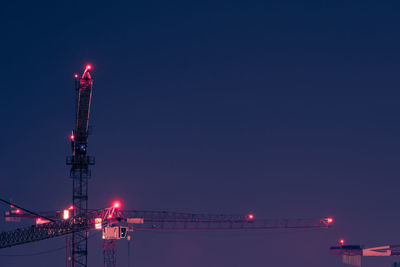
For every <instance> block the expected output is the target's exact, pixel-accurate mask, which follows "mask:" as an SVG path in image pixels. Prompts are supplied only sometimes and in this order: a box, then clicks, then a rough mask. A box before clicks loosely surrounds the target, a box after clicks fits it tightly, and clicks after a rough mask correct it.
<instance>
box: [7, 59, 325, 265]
mask: <svg viewBox="0 0 400 267" xmlns="http://www.w3.org/2000/svg"><path fill="white" fill-rule="evenodd" d="M91 69H92V66H91V65H87V66H86V67H85V70H84V72H83V74H82V75H81V76H79V75H77V74H75V89H76V114H75V129H74V130H73V131H72V133H71V136H70V140H71V147H72V156H69V157H67V160H66V162H67V165H70V166H71V170H70V177H71V178H72V205H71V206H70V207H69V208H67V209H65V210H62V211H55V212H30V211H29V210H26V209H23V208H21V207H19V208H18V207H17V206H16V205H14V208H13V209H12V210H11V211H8V212H6V220H8V221H16V220H20V219H21V218H32V219H35V220H36V224H35V225H31V226H29V227H22V228H18V229H15V230H12V231H8V232H2V233H0V249H1V248H6V247H13V246H17V245H22V244H25V243H31V242H37V241H40V240H44V239H50V238H55V237H60V236H71V240H70V243H69V246H68V247H70V248H71V255H69V256H68V257H67V266H68V267H70V266H71V267H87V255H88V242H87V237H88V233H89V231H96V230H97V231H100V230H101V231H102V237H103V239H104V241H103V242H104V244H103V247H104V266H105V267H115V266H116V253H115V247H116V246H115V244H116V243H115V242H116V240H118V239H124V238H126V237H127V232H130V231H133V230H135V231H136V230H138V231H146V230H152V231H154V230H160V231H171V230H243V229H250V230H262V229H304V228H314V229H318V228H329V227H331V226H332V224H333V219H332V218H330V217H326V218H318V219H266V220H264V219H258V218H255V216H254V214H247V215H214V214H194V213H179V212H169V211H141V210H122V209H121V205H120V203H115V204H114V205H112V206H111V207H109V208H104V209H97V210H96V209H89V208H88V181H89V178H90V177H91V172H90V168H89V167H90V166H91V165H94V164H95V159H94V157H92V156H89V155H88V153H87V148H88V136H89V115H90V104H91V97H92V86H93V79H92V76H91V74H90V71H91Z"/></svg>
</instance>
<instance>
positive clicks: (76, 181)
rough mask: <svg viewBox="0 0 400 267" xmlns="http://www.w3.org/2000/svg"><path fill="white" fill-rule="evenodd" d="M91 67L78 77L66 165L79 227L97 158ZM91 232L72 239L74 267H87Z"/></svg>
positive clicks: (85, 213)
mask: <svg viewBox="0 0 400 267" xmlns="http://www.w3.org/2000/svg"><path fill="white" fill-rule="evenodd" d="M90 70H91V66H90V65H87V66H86V68H85V71H84V72H83V74H82V77H81V78H79V76H78V75H75V88H76V122H75V129H74V130H73V131H72V134H71V136H70V139H71V144H72V156H70V157H67V165H71V171H70V177H71V178H72V203H73V216H74V220H76V221H75V222H76V224H74V225H78V224H79V222H80V221H84V220H86V219H87V217H88V180H89V178H90V169H89V166H90V165H94V163H95V161H94V157H90V156H88V155H87V146H88V135H89V126H88V125H89V114H90V102H91V98H92V85H93V79H92V77H91V75H90V72H89V71H90ZM87 237H88V230H85V231H76V232H74V233H73V234H72V238H71V264H70V265H71V266H72V267H86V266H87V254H88V242H87Z"/></svg>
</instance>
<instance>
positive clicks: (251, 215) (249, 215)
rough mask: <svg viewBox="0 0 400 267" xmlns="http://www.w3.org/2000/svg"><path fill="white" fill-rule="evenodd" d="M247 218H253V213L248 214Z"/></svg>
mask: <svg viewBox="0 0 400 267" xmlns="http://www.w3.org/2000/svg"><path fill="white" fill-rule="evenodd" d="M247 219H249V220H250V221H251V220H254V214H253V213H250V214H248V215H247Z"/></svg>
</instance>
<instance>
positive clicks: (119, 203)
mask: <svg viewBox="0 0 400 267" xmlns="http://www.w3.org/2000/svg"><path fill="white" fill-rule="evenodd" d="M113 207H114V208H115V209H119V208H121V202H119V201H115V202H114V205H113Z"/></svg>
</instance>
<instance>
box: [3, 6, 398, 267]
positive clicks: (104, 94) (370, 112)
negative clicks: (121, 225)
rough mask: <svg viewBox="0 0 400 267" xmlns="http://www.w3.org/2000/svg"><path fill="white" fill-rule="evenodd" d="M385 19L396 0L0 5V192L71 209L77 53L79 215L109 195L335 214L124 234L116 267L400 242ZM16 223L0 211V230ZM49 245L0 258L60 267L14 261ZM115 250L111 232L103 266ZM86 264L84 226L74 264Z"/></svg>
mask: <svg viewBox="0 0 400 267" xmlns="http://www.w3.org/2000/svg"><path fill="white" fill-rule="evenodd" d="M399 11H400V2H399V1H349V0H346V1H312V2H311V1H293V2H288V1H198V2H194V1H182V2H177V1H155V0H154V1H153V0H148V1H107V2H102V1H65V2H61V1H51V2H41V1H39V2H38V1H8V2H7V3H5V2H3V3H2V4H1V7H0V29H1V43H0V48H1V49H0V59H1V65H0V77H1V94H2V96H1V99H0V101H1V102H0V120H1V125H2V126H1V133H0V136H1V138H0V146H1V151H2V153H1V155H0V160H1V168H0V188H1V190H0V197H1V198H5V199H13V200H14V201H15V202H16V203H19V204H20V205H22V206H24V207H26V208H29V209H32V210H38V211H43V210H57V209H63V208H65V207H67V206H69V205H70V203H71V198H72V194H71V191H72V181H71V179H70V178H68V175H69V167H67V166H66V165H65V157H66V156H67V155H70V154H71V151H70V143H69V140H68V135H69V134H70V132H71V129H72V128H73V127H74V112H75V111H74V99H75V92H74V79H73V75H74V74H75V73H82V71H83V68H84V66H85V65H86V64H87V63H91V64H93V72H92V74H93V77H94V87H93V98H92V100H93V105H92V110H91V118H90V124H91V125H92V126H93V136H90V138H89V148H88V151H89V154H90V155H93V156H95V157H96V165H95V166H94V167H93V169H92V179H91V181H90V199H89V203H90V204H89V205H90V207H91V208H100V207H106V206H109V205H110V203H111V202H112V201H113V200H114V199H120V200H121V201H122V203H123V208H125V209H151V210H169V211H183V212H199V213H203V212H204V213H206V212H208V213H227V214H230V213H234V214H237V213H239V214H242V213H243V214H246V213H248V212H254V213H255V215H256V216H257V218H288V217H290V218H308V217H325V216H333V217H334V218H335V220H336V225H335V227H334V228H332V229H328V230H301V231H299V230H298V231H257V232H249V231H247V232H240V231H239V232H207V231H205V232H204V231H203V232H190V233H188V232H184V233H182V232H178V233H177V232H161V233H160V232H135V233H134V234H133V242H132V246H131V259H130V263H131V265H130V266H129V267H132V266H135V267H136V266H137V267H159V266H163V267H187V266H190V267H204V266H208V267H221V266H227V267H231V266H232V267H236V266H238V267H242V266H252V267H265V266H271V267H289V266H305V267H321V266H324V267H335V266H342V265H341V263H340V258H339V257H335V256H332V255H330V254H329V247H330V246H331V245H334V244H335V243H337V241H338V239H339V238H345V239H346V240H347V242H348V243H350V244H361V245H365V246H375V245H381V244H399V243H400V237H399V236H398V234H399V233H400V230H399V220H400V215H399V214H398V210H397V209H398V206H397V204H398V202H399V188H400V180H399V178H398V177H399V175H400V166H399V160H400V154H399V151H400V118H399V111H400V106H399V103H400V90H399V87H400V83H399V69H400V53H399V49H400V35H399V29H400V20H399ZM7 209H8V207H7V206H5V205H1V206H0V212H1V213H3V212H4V211H6V210H7ZM27 224H29V222H25V223H20V224H15V223H14V224H13V223H5V222H4V221H3V220H2V221H1V222H0V231H5V230H9V229H13V228H16V227H18V226H22V225H27ZM64 243H65V241H64V238H57V239H54V240H46V241H41V242H38V243H34V244H28V245H23V246H19V247H14V248H8V249H3V250H0V266H2V267H3V266H4V267H14V266H27V265H29V266H64V261H65V251H64V250H63V249H60V250H58V251H55V252H53V253H49V254H44V255H35V256H27V255H26V254H31V253H41V252H46V251H48V250H51V249H55V248H62V247H63V246H64V245H65V244H64ZM127 251H128V249H127V242H126V240H122V241H120V242H119V243H118V259H117V264H118V266H120V267H122V266H126V267H128V252H127ZM19 254H23V255H25V256H20V257H12V256H5V255H19ZM394 260H395V259H388V258H378V259H367V262H366V263H367V264H366V266H368V267H382V266H388V267H389V266H390V263H391V262H393V261H394ZM102 262H103V258H102V242H101V239H100V236H99V235H91V238H90V251H89V266H102Z"/></svg>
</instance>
